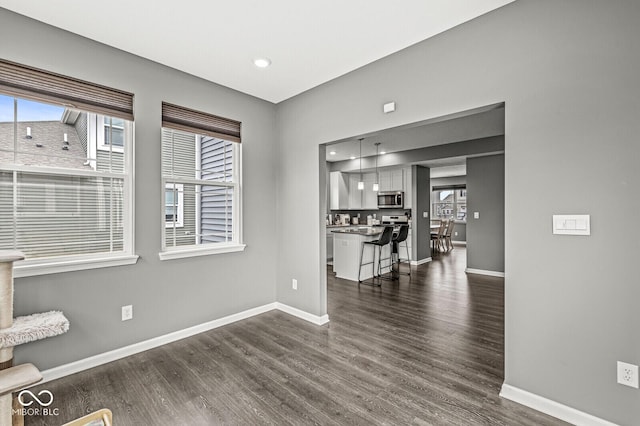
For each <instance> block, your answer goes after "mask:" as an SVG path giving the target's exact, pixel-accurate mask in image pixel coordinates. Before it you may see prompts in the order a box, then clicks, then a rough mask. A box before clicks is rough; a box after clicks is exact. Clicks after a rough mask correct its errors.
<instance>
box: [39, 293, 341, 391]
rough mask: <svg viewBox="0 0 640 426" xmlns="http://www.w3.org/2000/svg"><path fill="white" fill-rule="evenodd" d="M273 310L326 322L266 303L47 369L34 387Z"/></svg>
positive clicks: (301, 312)
mask: <svg viewBox="0 0 640 426" xmlns="http://www.w3.org/2000/svg"><path fill="white" fill-rule="evenodd" d="M274 309H277V310H279V311H282V312H285V313H287V314H290V315H293V316H295V317H298V318H301V319H303V320H305V321H309V322H311V323H313V324H316V325H324V324H326V323H328V322H329V316H328V315H322V316H317V315H312V314H309V313H307V312H304V311H301V310H300V309H296V308H293V307H291V306H288V305H285V304H283V303H278V302H274V303H268V304H266V305H263V306H258V307H256V308H252V309H247V310H246V311H242V312H238V313H236V314H231V315H228V316H226V317H223V318H218V319H215V320H212V321H208V322H205V323H202V324H199V325H195V326H193V327H188V328H185V329H183V330H178V331H174V332H172V333H168V334H165V335H162V336H158V337H154V338H152V339H148V340H144V341H142V342H138V343H134V344H132V345H129V346H125V347H122V348H118V349H114V350H112V351H109V352H104V353H101V354H98V355H94V356H91V357H89V358H84V359H81V360H78V361H74V362H70V363H68V364H64V365H60V366H58V367H54V368H50V369H48V370H45V371H43V372H42V376H43V380H42V381H41V382H39V383H38V385H40V384H42V383H46V382H49V381H51V380H55V379H59V378H61V377H65V376H68V375H70V374H75V373H79V372H80V371H84V370H88V369H89V368H93V367H97V366H99V365H102V364H106V363H108V362H112V361H116V360H118V359H121V358H125V357H127V356H129V355H135V354H137V353H140V352H143V351H146V350H149V349H153V348H157V347H158V346H162V345H166V344H168V343H172V342H175V341H177V340H181V339H184V338H186V337H190V336H193V335H195V334H198V333H203V332H205V331H209V330H213V329H214V328H218V327H222V326H223V325H227V324H231V323H234V322H236V321H241V320H244V319H247V318H251V317H253V316H256V315H260V314H263V313H265V312H269V311H272V310H274Z"/></svg>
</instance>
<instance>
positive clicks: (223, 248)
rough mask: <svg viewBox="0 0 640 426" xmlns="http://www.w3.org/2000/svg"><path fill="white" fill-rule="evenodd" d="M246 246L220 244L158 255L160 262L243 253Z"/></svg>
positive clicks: (178, 249) (170, 251) (181, 249)
mask: <svg viewBox="0 0 640 426" xmlns="http://www.w3.org/2000/svg"><path fill="white" fill-rule="evenodd" d="M246 246H247V245H246V244H235V243H234V244H224V245H222V244H220V245H216V246H215V247H195V248H194V247H189V248H176V249H173V250H167V251H163V252H160V253H158V256H159V257H160V260H172V259H184V258H186V257H196V256H208V255H211V254H223V253H235V252H239V251H244V249H245V247H246Z"/></svg>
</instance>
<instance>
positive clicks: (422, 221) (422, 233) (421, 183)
mask: <svg viewBox="0 0 640 426" xmlns="http://www.w3.org/2000/svg"><path fill="white" fill-rule="evenodd" d="M411 172H412V174H413V177H412V178H413V183H414V184H413V187H412V189H413V194H412V197H413V200H414V202H413V211H412V216H413V217H414V220H413V232H411V237H412V238H413V244H412V248H413V253H411V259H413V260H417V261H420V260H424V259H427V258H429V257H431V229H430V227H429V225H430V224H431V213H429V217H426V218H425V217H423V214H422V213H423V212H429V211H431V192H430V189H431V183H430V179H431V178H430V177H429V174H430V172H429V168H428V167H423V166H412V167H411Z"/></svg>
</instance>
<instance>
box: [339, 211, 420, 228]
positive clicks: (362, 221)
mask: <svg viewBox="0 0 640 426" xmlns="http://www.w3.org/2000/svg"><path fill="white" fill-rule="evenodd" d="M330 214H331V217H332V218H335V215H336V214H348V215H349V216H351V217H352V218H353V217H358V214H359V215H360V219H359V220H358V224H360V225H363V224H364V225H366V224H367V216H369V215H371V216H374V215H375V218H376V219H378V220H381V219H382V216H383V215H384V216H400V215H404V214H406V215H408V216H409V217H411V210H405V209H398V210H395V209H384V210H331V213H330Z"/></svg>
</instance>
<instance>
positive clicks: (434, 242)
mask: <svg viewBox="0 0 640 426" xmlns="http://www.w3.org/2000/svg"><path fill="white" fill-rule="evenodd" d="M448 225H449V221H447V220H444V219H443V220H441V221H440V226H439V227H438V230H437V231H434V232H431V249H432V252H433V253H436V252H439V251H440V249H443V250H444V244H443V242H444V236H445V233H446V230H447V226H448Z"/></svg>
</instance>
